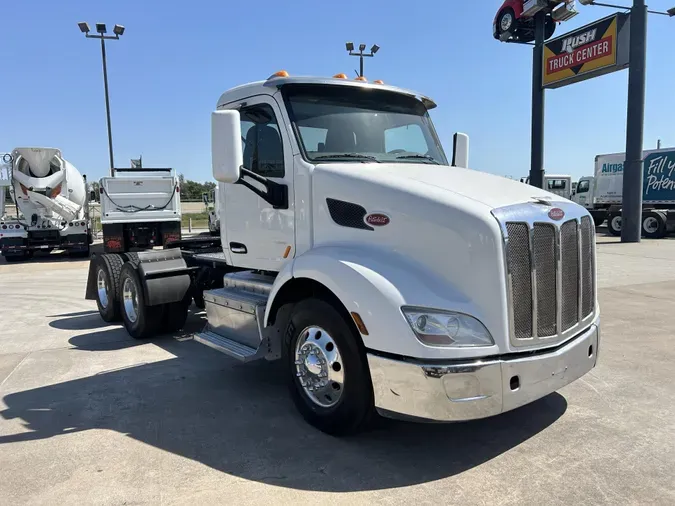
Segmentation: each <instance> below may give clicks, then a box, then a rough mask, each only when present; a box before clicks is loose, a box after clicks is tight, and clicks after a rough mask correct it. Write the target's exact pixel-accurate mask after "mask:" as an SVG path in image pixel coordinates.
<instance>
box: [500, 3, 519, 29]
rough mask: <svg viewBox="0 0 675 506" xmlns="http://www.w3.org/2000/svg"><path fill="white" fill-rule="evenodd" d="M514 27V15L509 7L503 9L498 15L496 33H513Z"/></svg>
mask: <svg viewBox="0 0 675 506" xmlns="http://www.w3.org/2000/svg"><path fill="white" fill-rule="evenodd" d="M515 26H516V15H515V13H514V12H513V9H511V8H510V7H509V8H507V9H504V10H503V11H502V12H500V13H499V18H498V19H497V32H498V33H499V34H500V35H501V34H503V33H513V31H514V29H515Z"/></svg>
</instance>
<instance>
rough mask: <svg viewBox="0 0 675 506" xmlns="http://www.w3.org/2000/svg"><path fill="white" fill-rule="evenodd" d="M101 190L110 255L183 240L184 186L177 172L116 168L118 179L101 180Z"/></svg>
mask: <svg viewBox="0 0 675 506" xmlns="http://www.w3.org/2000/svg"><path fill="white" fill-rule="evenodd" d="M100 189H101V191H100V195H101V196H100V199H101V225H102V229H103V247H104V249H105V252H106V253H121V252H126V251H135V250H143V249H149V248H153V247H156V246H163V245H166V244H168V243H170V242H172V241H180V239H181V206H180V183H179V180H178V177H177V176H176V175H175V173H174V171H173V169H170V168H165V169H164V168H152V169H151V168H134V169H114V176H112V177H104V178H102V179H101V181H100Z"/></svg>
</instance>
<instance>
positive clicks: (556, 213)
mask: <svg viewBox="0 0 675 506" xmlns="http://www.w3.org/2000/svg"><path fill="white" fill-rule="evenodd" d="M548 217H549V218H551V219H552V220H555V221H559V220H562V219H563V218H564V217H565V211H563V210H562V209H560V208H559V207H554V208H553V209H551V210H550V211H549V212H548Z"/></svg>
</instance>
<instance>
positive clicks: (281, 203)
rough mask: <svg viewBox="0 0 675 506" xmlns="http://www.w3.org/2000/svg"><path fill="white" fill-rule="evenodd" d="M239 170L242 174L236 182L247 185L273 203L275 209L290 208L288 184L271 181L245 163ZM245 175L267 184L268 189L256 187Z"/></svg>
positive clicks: (262, 197)
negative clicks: (263, 189) (244, 177)
mask: <svg viewBox="0 0 675 506" xmlns="http://www.w3.org/2000/svg"><path fill="white" fill-rule="evenodd" d="M239 172H240V174H241V176H240V177H239V180H238V181H237V182H236V183H235V184H240V185H243V186H245V187H246V188H248V189H249V190H251V191H252V192H253V193H255V194H256V195H258V196H259V197H260V198H261V199H263V200H264V201H265V202H267V203H268V204H271V205H272V207H273V208H274V209H288V186H286V185H285V184H280V183H276V182H274V181H270V180H269V179H268V178H266V177H264V176H261V175H260V174H256V173H255V172H253V171H252V170H249V169H247V168H246V167H244V166H243V165H242V166H241V167H239ZM243 176H248V177H250V178H251V179H253V180H255V181H257V182H259V183H261V184H262V185H264V186H265V189H266V190H267V191H262V190H260V189H258V188H256V187H255V186H253V185H252V184H251V183H249V182H248V181H246V180H245V179H243Z"/></svg>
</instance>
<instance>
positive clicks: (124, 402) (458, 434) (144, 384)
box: [0, 314, 567, 492]
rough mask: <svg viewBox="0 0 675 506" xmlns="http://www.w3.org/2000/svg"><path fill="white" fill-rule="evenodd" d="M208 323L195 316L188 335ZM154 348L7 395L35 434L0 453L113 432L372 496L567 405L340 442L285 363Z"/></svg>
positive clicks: (77, 342)
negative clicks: (153, 358) (315, 418)
mask: <svg viewBox="0 0 675 506" xmlns="http://www.w3.org/2000/svg"><path fill="white" fill-rule="evenodd" d="M82 316H84V317H87V315H86V314H85V315H81V316H80V317H82ZM69 318H72V317H69ZM202 323H203V322H202V320H201V318H200V317H199V316H198V315H196V316H195V315H192V316H191V318H190V324H189V326H190V327H193V328H189V329H187V330H188V331H190V330H193V329H194V328H195V327H197V328H198V327H199V326H200V325H201V324H202ZM71 344H72V345H74V346H75V347H76V349H79V350H83V351H85V350H89V351H102V352H104V353H105V352H106V350H121V349H123V348H128V347H129V346H134V345H136V344H139V341H135V340H133V339H130V338H129V337H128V336H127V335H126V333H125V332H124V330H123V329H121V328H117V327H112V328H110V329H107V330H104V331H100V330H95V331H94V332H91V333H89V334H83V335H80V336H76V337H73V338H72V339H71ZM140 344H142V343H140ZM154 344H156V345H157V346H160V347H161V348H163V349H164V350H166V351H168V352H170V353H171V354H173V355H174V356H175V358H173V359H168V360H163V361H160V362H153V363H145V364H140V365H137V366H133V367H127V368H123V369H115V370H112V371H109V372H103V373H99V374H97V375H95V376H90V377H86V378H81V379H76V380H72V381H66V382H63V383H59V384H55V385H49V386H45V387H40V388H35V389H32V390H26V391H23V392H18V393H13V394H9V395H7V396H5V397H4V399H3V400H4V403H5V404H6V405H7V409H5V410H4V411H2V412H0V415H1V416H2V417H3V418H5V419H20V420H21V422H22V424H23V425H24V426H25V428H26V429H27V430H29V431H30V432H23V433H18V434H14V435H4V436H0V445H2V444H8V443H12V442H22V441H33V440H42V439H46V438H51V437H55V436H60V435H63V434H67V433H71V432H78V431H86V430H89V429H109V430H114V431H117V432H119V433H122V434H126V435H128V436H129V437H131V438H133V439H136V440H138V441H141V442H143V443H146V444H148V445H152V446H155V447H158V448H160V449H163V450H165V451H167V452H171V453H174V454H176V455H179V456H182V457H185V458H188V459H192V460H194V461H197V462H200V463H203V464H205V465H207V466H209V467H211V468H213V469H216V470H219V471H222V472H224V473H228V474H231V475H234V476H238V477H241V478H245V479H248V480H255V481H259V482H263V483H267V484H272V485H276V486H281V487H288V488H293V489H302V490H317V491H327V492H346V491H365V490H377V489H387V488H395V487H403V486H408V485H414V484H419V483H426V482H430V481H434V480H439V479H442V478H446V477H448V476H452V475H455V474H458V473H461V472H463V471H466V470H468V469H471V468H473V467H475V466H478V465H480V464H482V463H484V462H486V461H489V460H490V459H493V458H495V457H497V456H498V455H500V454H502V453H504V452H506V451H508V450H510V449H512V448H514V447H516V446H518V445H519V444H521V443H523V442H524V441H526V440H527V439H529V438H531V437H532V436H534V435H536V434H538V433H539V432H541V431H543V430H544V429H546V428H547V427H549V426H550V425H551V424H553V423H554V422H555V421H556V420H558V418H560V417H561V416H562V415H563V414H564V413H565V411H566V409H567V402H566V401H565V398H564V397H562V396H561V395H559V394H557V393H556V394H552V395H549V396H547V397H545V398H544V399H541V400H540V401H538V402H536V403H533V404H531V405H528V406H525V407H523V408H520V409H518V410H516V411H513V412H510V413H506V414H504V415H501V416H498V417H494V418H490V419H485V420H479V421H475V422H467V423H457V424H451V425H440V424H439V425H436V424H413V423H405V422H395V421H390V420H381V421H380V422H379V423H378V424H377V426H376V427H375V428H374V429H373V430H371V431H370V432H367V433H365V434H361V435H359V436H355V437H350V438H343V439H337V438H333V437H330V436H327V435H325V434H323V433H321V432H319V431H317V430H315V429H313V428H312V427H310V426H308V425H307V424H306V423H305V422H304V421H303V420H302V419H301V418H300V416H299V415H298V414H297V413H296V411H295V409H294V407H293V405H292V403H291V400H290V397H289V395H288V393H287V389H286V386H285V384H284V382H283V380H282V378H283V376H282V370H281V364H279V363H272V364H269V363H258V362H255V363H252V364H246V365H243V364H239V363H237V362H235V361H233V360H230V359H229V358H227V357H225V356H223V355H222V354H220V353H218V352H215V351H213V350H210V349H209V348H206V347H204V346H201V345H199V344H197V343H194V342H179V341H178V340H177V339H175V338H172V337H165V338H159V339H157V340H156V341H154ZM74 353H77V351H74Z"/></svg>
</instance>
